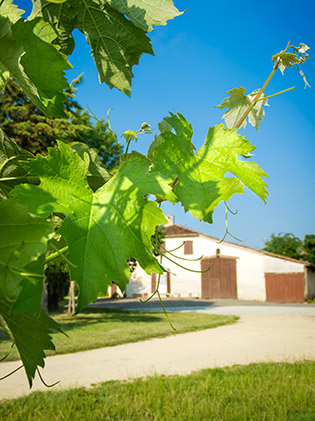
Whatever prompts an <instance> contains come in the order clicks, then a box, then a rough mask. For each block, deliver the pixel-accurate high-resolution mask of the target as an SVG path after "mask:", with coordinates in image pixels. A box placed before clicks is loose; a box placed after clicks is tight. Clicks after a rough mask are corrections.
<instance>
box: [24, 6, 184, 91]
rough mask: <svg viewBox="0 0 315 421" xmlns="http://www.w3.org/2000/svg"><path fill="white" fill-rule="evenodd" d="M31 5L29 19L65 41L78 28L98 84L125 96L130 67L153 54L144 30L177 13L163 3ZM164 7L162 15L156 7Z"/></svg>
mask: <svg viewBox="0 0 315 421" xmlns="http://www.w3.org/2000/svg"><path fill="white" fill-rule="evenodd" d="M33 3H34V7H33V11H32V15H31V17H30V18H31V19H33V18H34V17H36V16H43V18H44V19H45V20H46V21H49V22H50V23H53V24H55V25H56V26H57V27H58V29H59V30H61V32H62V33H67V34H68V35H69V37H70V36H71V34H72V31H73V30H74V29H75V28H78V29H79V31H81V32H82V33H83V34H84V35H85V37H86V40H87V42H88V43H89V45H90V46H91V48H92V55H93V58H94V61H95V64H96V67H97V70H98V74H99V80H100V82H101V83H102V82H105V83H106V84H107V85H108V86H109V87H110V88H113V87H116V88H118V89H119V90H121V91H122V92H124V93H125V94H126V95H128V96H130V91H131V79H132V77H133V72H132V66H133V65H136V64H138V63H139V59H140V56H141V55H142V54H143V53H147V54H153V50H152V46H151V43H150V38H149V37H148V36H147V35H146V31H147V26H148V27H149V28H151V27H152V24H164V23H165V21H166V19H171V18H173V17H174V16H175V15H176V14H177V12H176V10H177V9H175V8H174V7H171V3H172V2H170V1H167V0H157V1H156V2H154V4H153V2H151V3H148V2H144V1H141V0H138V1H131V2H130V1H128V4H126V2H125V1H124V0H123V1H120V2H119V1H114V2H109V1H105V0H68V1H67V2H65V3H63V4H53V3H47V2H45V1H44V0H34V1H33ZM166 5H168V9H167V11H166V12H165V13H164V12H163V10H161V9H160V7H161V6H162V7H165V6H166ZM142 7H143V9H142ZM174 9H175V10H174ZM125 15H126V16H128V17H129V18H127V17H125ZM144 28H145V29H144Z"/></svg>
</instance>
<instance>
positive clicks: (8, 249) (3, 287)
mask: <svg viewBox="0 0 315 421" xmlns="http://www.w3.org/2000/svg"><path fill="white" fill-rule="evenodd" d="M0 215H1V216H0V294H1V295H3V296H4V297H6V298H7V299H8V300H9V301H10V302H12V304H13V303H14V302H15V301H16V300H17V299H18V297H19V295H20V293H21V282H22V280H24V281H26V280H27V281H29V282H30V283H31V284H40V286H41V287H42V280H43V270H44V260H43V259H42V255H44V254H45V253H46V248H47V241H48V240H49V238H51V236H52V235H53V232H54V226H53V224H51V223H50V222H47V221H45V220H43V219H41V218H38V217H35V216H32V215H29V214H28V213H27V209H25V208H24V207H22V206H20V205H17V203H16V201H15V200H12V199H9V200H3V201H1V202H0ZM27 274H29V275H27ZM32 274H33V275H34V276H32ZM39 307H40V301H39V303H38V310H39ZM34 311H36V310H34Z"/></svg>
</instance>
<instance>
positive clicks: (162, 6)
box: [107, 0, 182, 31]
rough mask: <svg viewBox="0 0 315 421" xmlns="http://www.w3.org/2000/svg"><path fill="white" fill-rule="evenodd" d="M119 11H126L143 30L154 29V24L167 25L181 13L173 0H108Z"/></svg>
mask: <svg viewBox="0 0 315 421" xmlns="http://www.w3.org/2000/svg"><path fill="white" fill-rule="evenodd" d="M107 1H108V3H109V4H110V5H111V6H113V7H114V8H115V9H116V10H118V12H120V13H123V14H124V13H125V14H126V15H127V16H128V17H129V19H130V20H131V22H132V23H133V24H134V25H136V26H137V27H138V28H140V29H142V30H143V31H152V30H153V26H154V25H166V22H167V21H168V20H169V19H173V18H175V17H176V16H179V15H181V14H182V13H181V12H179V11H178V10H177V9H176V7H175V6H174V3H173V1H172V0H151V1H147V0H146V1H144V0H107Z"/></svg>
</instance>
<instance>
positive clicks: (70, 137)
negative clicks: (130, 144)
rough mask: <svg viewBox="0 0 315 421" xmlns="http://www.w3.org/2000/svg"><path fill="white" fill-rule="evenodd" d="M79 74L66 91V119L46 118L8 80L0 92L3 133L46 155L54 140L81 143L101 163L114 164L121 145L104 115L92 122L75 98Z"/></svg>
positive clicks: (18, 87)
mask: <svg viewBox="0 0 315 421" xmlns="http://www.w3.org/2000/svg"><path fill="white" fill-rule="evenodd" d="M81 81H82V76H79V77H78V78H77V79H75V80H74V81H73V82H72V83H71V85H70V87H69V88H68V89H67V90H66V92H65V94H66V99H67V100H66V103H65V113H66V114H67V118H53V119H51V118H48V117H46V116H45V115H44V113H43V112H42V111H41V110H40V109H39V108H38V107H37V106H36V105H35V104H34V103H33V102H32V101H31V100H30V99H29V98H28V97H27V96H26V95H25V93H24V92H23V90H22V89H21V87H20V86H19V85H18V84H17V83H16V82H15V81H14V80H13V79H7V81H6V83H5V85H4V86H3V88H2V89H1V91H0V122H1V123H0V124H1V128H2V130H3V131H4V132H5V134H6V135H7V136H9V137H11V138H13V139H14V140H15V141H16V142H17V143H18V145H20V146H21V147H22V148H23V149H26V150H28V151H29V152H32V153H33V154H36V153H41V154H43V155H46V154H47V148H48V147H55V146H56V145H57V143H56V140H57V139H58V140H62V141H63V142H65V143H70V144H73V143H75V142H82V143H85V144H87V145H88V146H89V147H90V148H94V149H96V150H97V151H98V155H99V157H100V160H101V163H102V164H104V165H106V167H107V168H109V169H110V168H113V167H115V166H116V165H117V164H118V162H119V158H120V155H121V147H120V145H119V144H118V142H117V139H116V134H114V133H113V132H112V131H111V130H110V129H109V126H108V122H106V121H105V120H104V119H103V118H102V119H100V120H97V121H96V122H95V123H93V121H92V119H91V117H90V115H89V113H88V111H86V110H83V109H82V107H81V106H80V105H79V104H78V102H77V101H76V99H75V93H76V91H77V86H78V85H79V84H80V83H81Z"/></svg>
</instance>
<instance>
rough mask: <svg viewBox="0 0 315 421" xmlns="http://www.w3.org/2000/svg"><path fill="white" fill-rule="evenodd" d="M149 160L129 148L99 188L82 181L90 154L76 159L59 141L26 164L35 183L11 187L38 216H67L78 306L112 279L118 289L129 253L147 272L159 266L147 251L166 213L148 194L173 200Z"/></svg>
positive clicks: (65, 227) (65, 224)
mask: <svg viewBox="0 0 315 421" xmlns="http://www.w3.org/2000/svg"><path fill="white" fill-rule="evenodd" d="M151 165H152V162H151V161H150V160H149V159H147V158H146V157H144V156H142V155H140V154H136V153H133V154H131V155H130V156H129V157H128V160H127V161H126V162H125V164H124V165H123V166H122V167H121V168H120V169H119V170H118V172H117V173H116V174H115V176H114V177H112V178H111V179H110V180H109V181H108V182H107V183H106V184H104V185H103V186H102V187H101V188H100V189H98V190H96V192H93V190H92V189H91V188H90V187H89V185H88V183H87V174H88V168H89V157H88V155H87V154H84V158H83V159H81V157H80V156H79V154H78V153H76V152H75V151H73V149H72V148H71V147H70V146H69V145H65V144H63V143H62V142H59V149H58V150H57V149H50V151H49V155H48V156H47V157H42V156H37V158H36V160H33V161H30V162H27V163H26V164H25V168H26V169H27V170H28V171H30V172H31V173H32V174H34V175H37V176H38V177H39V178H40V180H41V184H40V185H39V186H31V185H23V186H22V185H20V186H17V187H16V188H15V189H14V190H13V191H12V192H11V194H12V195H15V196H17V197H18V199H19V201H20V202H21V203H22V204H24V205H26V206H28V208H29V210H30V211H31V212H32V213H34V214H37V215H39V216H47V215H49V214H51V213H52V212H61V213H64V214H65V215H66V219H65V220H64V222H63V223H62V225H61V228H60V230H59V232H60V234H61V235H62V236H63V238H64V239H65V240H66V241H67V243H68V246H69V250H68V255H67V257H68V259H69V260H70V261H71V263H72V264H73V265H75V266H70V272H71V277H72V279H73V280H75V281H76V282H77V283H78V284H79V287H80V295H79V299H78V311H80V310H81V309H82V308H83V307H85V306H86V305H87V304H89V303H90V302H91V301H95V300H96V298H97V296H98V295H99V294H100V293H104V292H107V287H108V286H109V285H111V282H112V281H115V282H116V283H117V284H118V286H119V287H120V288H121V290H124V289H125V286H126V284H127V282H128V280H129V267H128V264H127V259H128V258H131V257H132V258H134V259H136V260H137V261H138V263H139V264H140V266H142V268H143V269H144V270H145V271H146V272H147V273H152V272H156V273H161V272H162V271H163V270H162V268H161V266H160V265H159V263H158V262H157V260H156V259H155V258H154V257H153V256H152V254H151V251H150V250H151V248H152V247H151V243H150V238H151V235H153V233H154V229H155V226H156V225H160V224H164V223H165V221H166V219H165V217H164V216H163V212H162V210H161V209H160V208H159V207H158V206H157V203H156V202H152V201H150V200H148V199H147V198H146V195H147V194H154V195H158V196H160V197H163V198H166V199H169V200H174V199H175V197H174V195H173V193H172V190H171V188H170V186H169V185H168V182H169V179H168V177H166V178H165V177H163V175H162V174H159V173H152V172H150V171H149V169H150V167H151Z"/></svg>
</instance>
